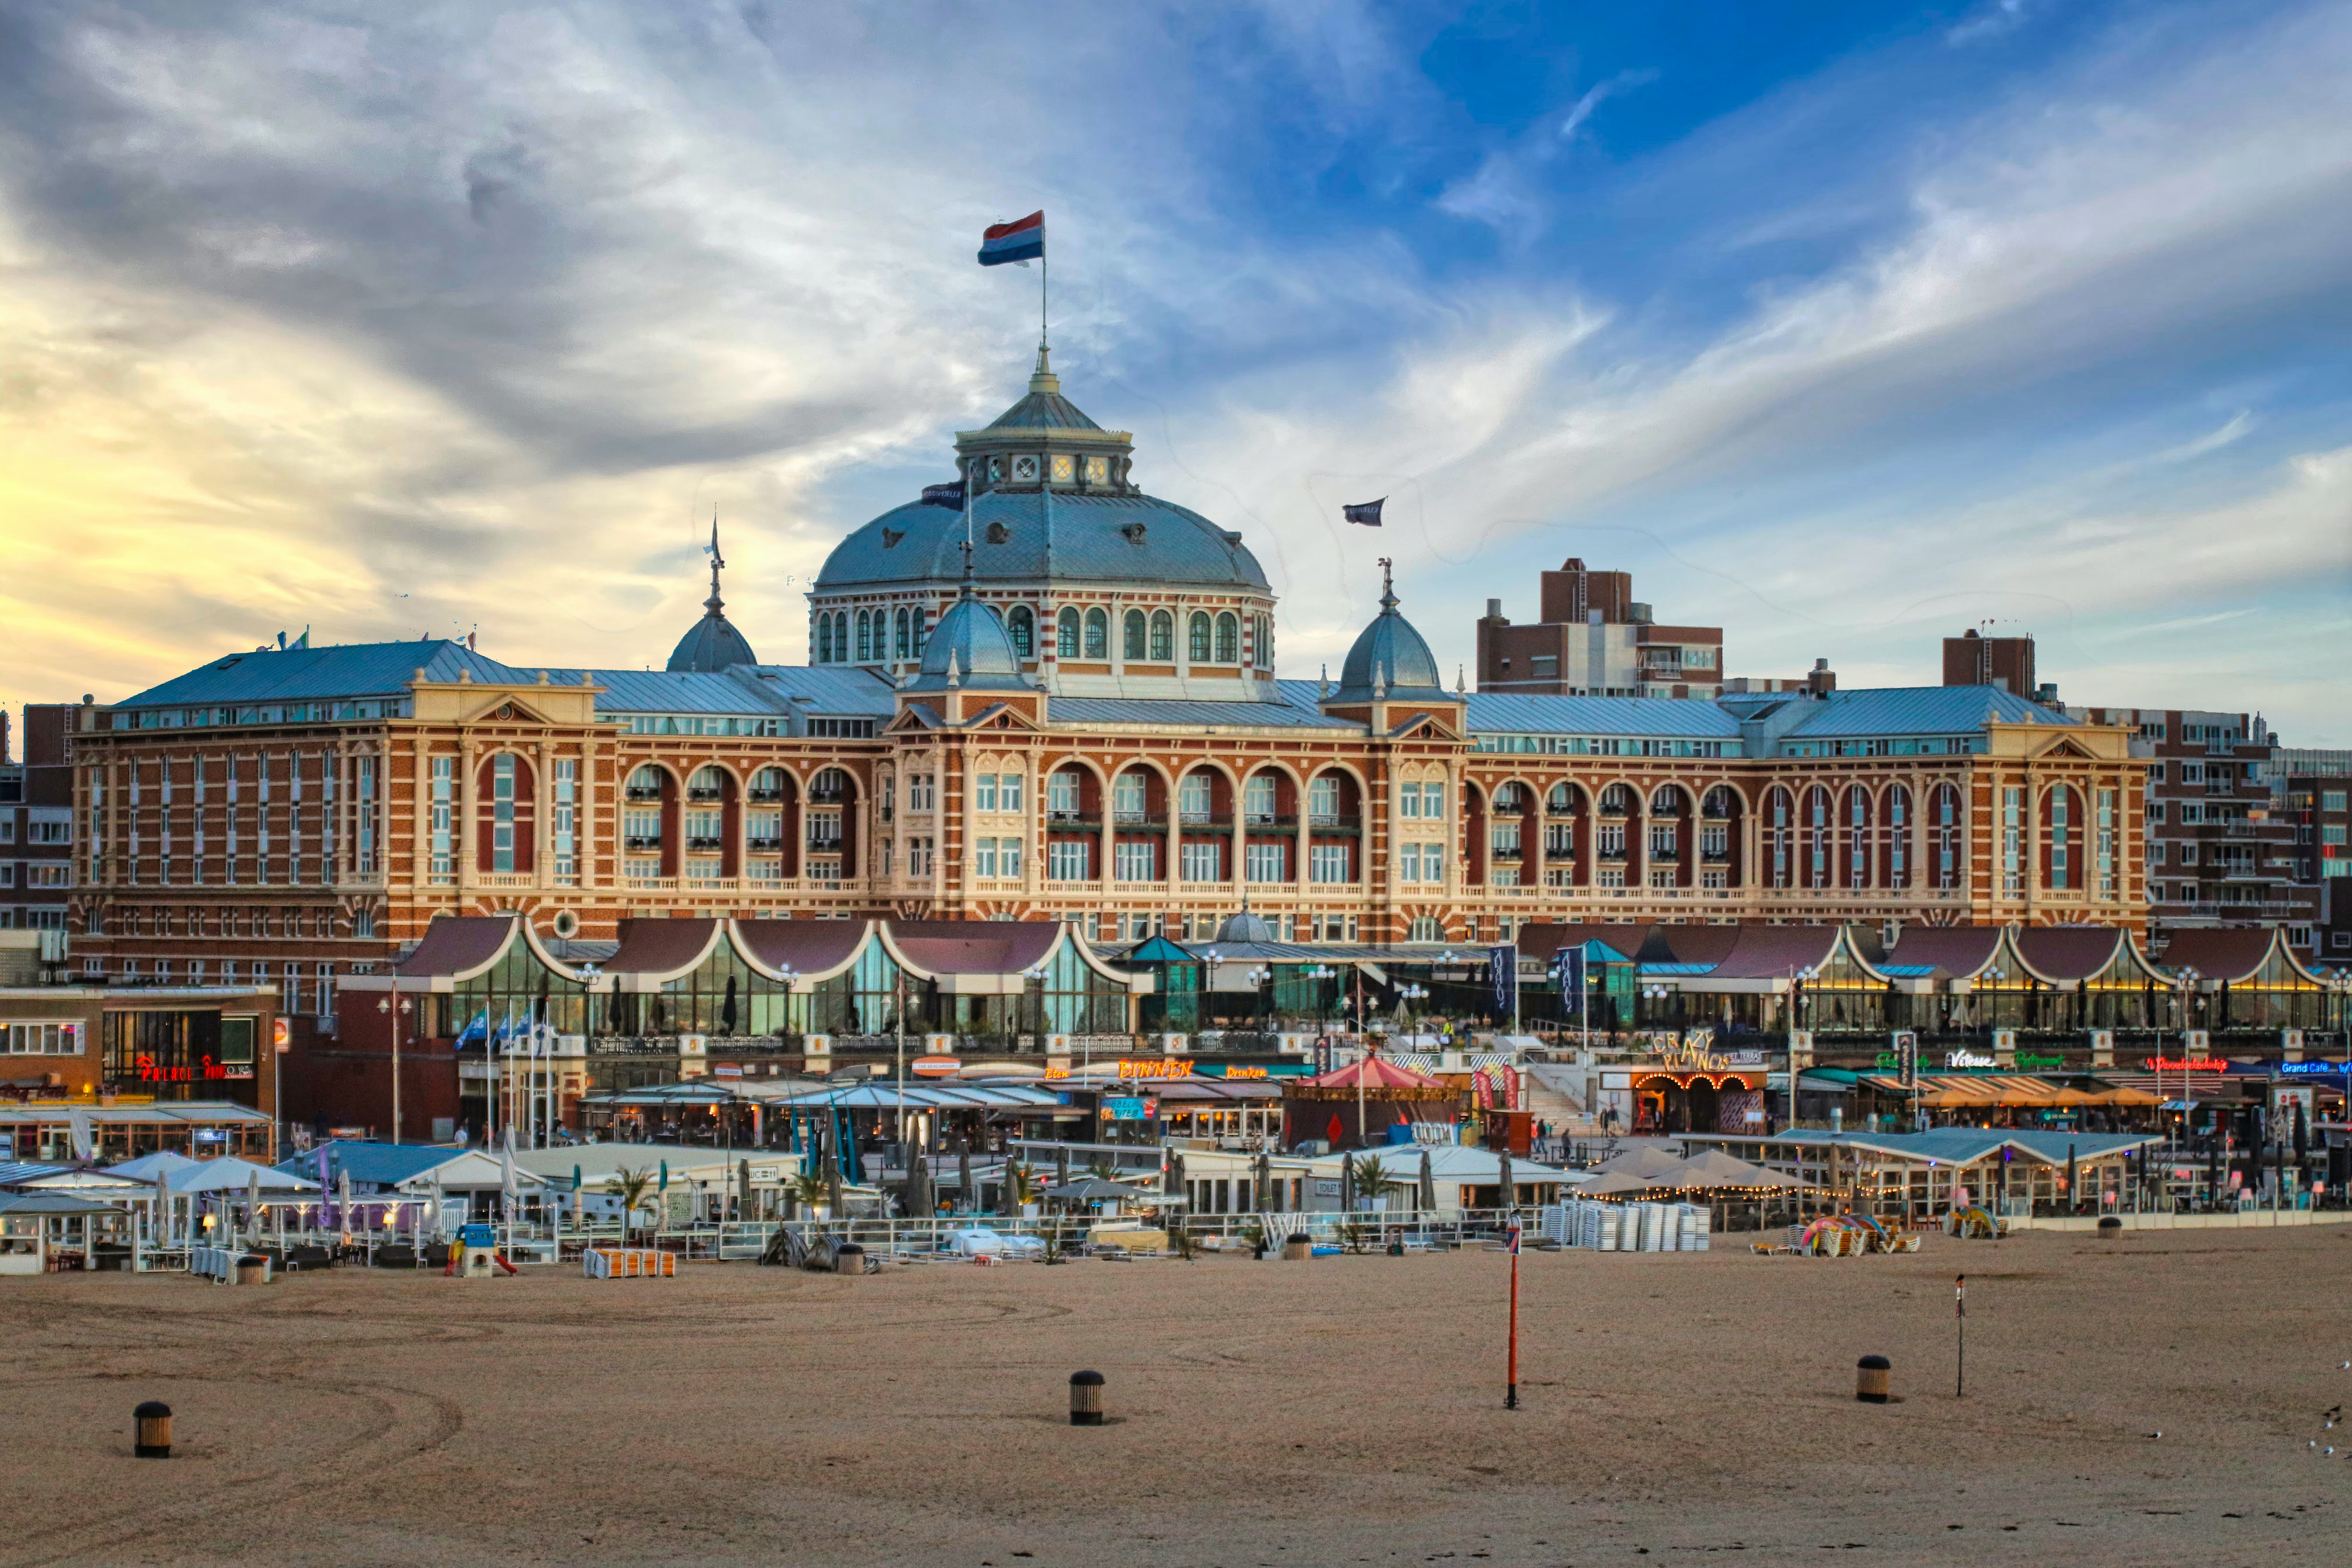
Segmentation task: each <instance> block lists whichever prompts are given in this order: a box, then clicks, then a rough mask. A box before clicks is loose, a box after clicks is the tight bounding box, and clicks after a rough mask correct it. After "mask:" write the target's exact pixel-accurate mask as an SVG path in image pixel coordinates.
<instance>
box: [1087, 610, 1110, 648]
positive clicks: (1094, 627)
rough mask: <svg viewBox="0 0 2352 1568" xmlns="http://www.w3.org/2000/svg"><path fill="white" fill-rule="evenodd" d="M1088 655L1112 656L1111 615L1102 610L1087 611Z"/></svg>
mask: <svg viewBox="0 0 2352 1568" xmlns="http://www.w3.org/2000/svg"><path fill="white" fill-rule="evenodd" d="M1109 657H1110V616H1109V615H1108V613H1106V612H1105V611H1102V610H1088V611H1087V658H1109Z"/></svg>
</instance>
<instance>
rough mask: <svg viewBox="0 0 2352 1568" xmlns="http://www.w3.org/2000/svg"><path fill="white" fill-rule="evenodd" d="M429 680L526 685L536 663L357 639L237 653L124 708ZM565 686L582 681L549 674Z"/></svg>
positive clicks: (377, 693)
mask: <svg viewBox="0 0 2352 1568" xmlns="http://www.w3.org/2000/svg"><path fill="white" fill-rule="evenodd" d="M419 668H422V669H423V670H424V671H425V679H427V680H456V679H457V678H458V676H459V675H460V674H469V675H471V676H472V677H473V679H476V680H489V681H500V682H504V683H507V684H510V685H519V686H528V685H530V684H532V683H534V682H536V681H537V680H538V679H539V671H538V669H537V668H526V669H519V668H515V667H514V666H512V665H506V664H500V663H499V661H498V660H496V659H494V658H484V657H483V656H482V655H480V654H478V653H475V652H472V651H471V650H469V649H468V648H467V647H466V645H465V644H463V643H459V642H451V641H449V640H448V639H446V638H435V639H433V640H430V641H423V640H420V641H417V642H379V643H353V644H352V645H350V646H348V647H300V648H282V649H281V648H268V649H265V650H263V651H260V652H257V653H233V654H229V655H226V657H224V658H216V659H215V660H213V661H212V662H211V663H210V664H206V665H204V666H202V667H200V668H195V669H192V670H190V671H188V673H186V674H185V675H179V676H174V677H173V678H172V679H169V680H167V681H165V682H163V685H161V686H155V687H150V688H149V689H147V690H145V691H142V692H141V693H140V694H139V695H138V696H136V697H127V698H124V699H123V700H121V701H120V702H118V703H116V704H115V705H114V706H116V707H118V708H163V707H173V708H176V707H185V706H201V705H204V704H206V703H216V702H226V703H238V702H273V701H278V700H284V699H288V698H295V699H302V698H314V697H395V696H399V695H401V694H403V693H404V692H405V691H406V690H407V689H408V683H409V682H410V681H411V680H413V679H415V677H416V672H417V670H418V669H419ZM551 675H552V678H553V679H555V680H556V681H557V682H559V683H561V684H571V683H572V682H574V681H576V680H577V679H578V677H577V676H576V675H571V674H569V673H568V672H566V671H563V670H555V671H552V672H551Z"/></svg>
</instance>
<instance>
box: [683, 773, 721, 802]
mask: <svg viewBox="0 0 2352 1568" xmlns="http://www.w3.org/2000/svg"><path fill="white" fill-rule="evenodd" d="M686 798H687V799H688V800H701V801H711V800H724V799H726V798H727V774H726V773H725V772H724V771H723V770H721V769H719V768H714V767H707V766H706V767H699V768H697V769H695V770H694V776H693V777H692V778H690V779H688V780H687V781H686Z"/></svg>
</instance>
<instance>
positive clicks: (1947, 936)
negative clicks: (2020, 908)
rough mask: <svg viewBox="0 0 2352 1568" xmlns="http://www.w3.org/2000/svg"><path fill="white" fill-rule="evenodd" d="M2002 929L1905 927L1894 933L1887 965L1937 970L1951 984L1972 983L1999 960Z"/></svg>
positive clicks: (1985, 927) (1994, 927)
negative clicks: (1958, 981)
mask: <svg viewBox="0 0 2352 1568" xmlns="http://www.w3.org/2000/svg"><path fill="white" fill-rule="evenodd" d="M2005 930H2006V928H2005V927H2002V926H1927V925H1906V926H1903V927H1902V928H1901V929H1900V931H1898V932H1897V934H1896V936H1895V946H1894V947H1893V948H1892V949H1891V950H1890V951H1889V952H1888V953H1887V955H1886V963H1888V964H1891V965H1895V966H1896V967H1899V968H1905V969H1916V968H1922V967H1925V968H1927V969H1931V970H1940V971H1941V972H1942V973H1943V974H1944V976H1945V977H1946V978H1948V979H1952V980H1973V979H1975V978H1976V977H1977V976H1978V975H1979V974H1981V973H1984V972H1985V971H1986V970H1988V969H1990V968H1991V967H1992V963H1993V960H1994V959H1995V958H1997V957H1999V956H2000V939H2001V935H2002V933H2003V931H2005Z"/></svg>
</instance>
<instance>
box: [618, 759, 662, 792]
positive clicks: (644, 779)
mask: <svg viewBox="0 0 2352 1568" xmlns="http://www.w3.org/2000/svg"><path fill="white" fill-rule="evenodd" d="M661 789H662V771H661V770H660V769H659V768H657V767H656V766H654V765H653V764H652V763H644V764H642V765H641V766H639V767H638V768H637V770H636V771H635V773H631V774H630V775H629V782H628V785H627V795H628V797H629V798H630V799H631V800H636V801H646V800H659V799H660V798H661Z"/></svg>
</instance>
